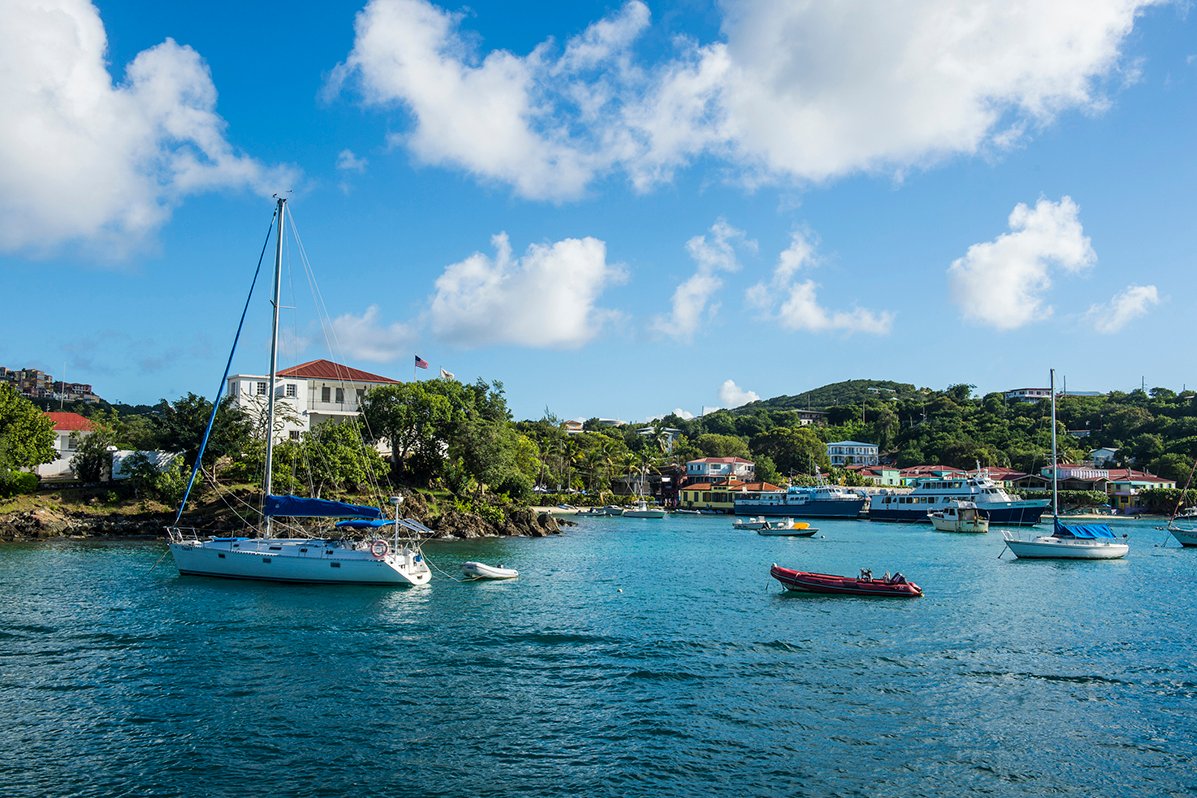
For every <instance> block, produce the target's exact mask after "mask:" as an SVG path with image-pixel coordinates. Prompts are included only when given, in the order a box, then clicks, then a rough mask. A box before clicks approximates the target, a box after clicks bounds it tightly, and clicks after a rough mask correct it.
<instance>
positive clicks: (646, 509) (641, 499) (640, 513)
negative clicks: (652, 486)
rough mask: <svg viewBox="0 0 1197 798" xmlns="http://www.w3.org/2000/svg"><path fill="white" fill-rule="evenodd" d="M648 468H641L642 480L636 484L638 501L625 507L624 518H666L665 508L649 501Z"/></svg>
mask: <svg viewBox="0 0 1197 798" xmlns="http://www.w3.org/2000/svg"><path fill="white" fill-rule="evenodd" d="M647 476H648V471H647V469H641V470H640V480H639V482H638V483H637V484H636V501H635V502H633V503H632V505H631V506H630V507H627V508H625V509H624V511H623V513H622V515H623V517H624V518H664V517H665V510H664V508H661V507H653V506H650V505H649V503H648V498H647V497H648V490H647V487H646V485H645V482H646V481H647Z"/></svg>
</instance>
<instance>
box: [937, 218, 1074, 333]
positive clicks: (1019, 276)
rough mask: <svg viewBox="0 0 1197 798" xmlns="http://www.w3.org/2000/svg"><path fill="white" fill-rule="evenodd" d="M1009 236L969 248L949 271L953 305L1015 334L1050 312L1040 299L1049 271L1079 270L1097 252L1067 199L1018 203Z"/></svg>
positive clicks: (977, 320)
mask: <svg viewBox="0 0 1197 798" xmlns="http://www.w3.org/2000/svg"><path fill="white" fill-rule="evenodd" d="M1009 226H1010V232H1009V233H1003V234H1002V235H1000V236H998V237H997V238H996V239H994V240H993V241H987V242H984V243H981V244H973V245H972V246H970V247H969V248H968V251H967V252H966V253H965V255H964V257H962V258H958V259H957V260H955V261H953V262H952V265H951V266H949V267H948V283H949V287H950V290H951V296H952V301H953V302H955V303H956V305H957V306H958V307H959V308H960V313H961V316H962V317H963V318H964V319H966V320H968V321H971V322H974V323H978V324H984V325H988V326H990V327H995V328H997V329H999V330H1013V329H1017V328H1019V327H1023V326H1025V325H1027V324H1029V323H1031V322H1032V321H1036V320H1042V319H1046V318H1048V317H1049V316H1051V314H1052V308H1051V306H1050V305H1046V304H1045V302H1044V300H1045V296H1046V294H1047V291H1048V289H1050V288H1051V285H1052V280H1051V272H1052V269H1053V268H1059V269H1062V270H1064V271H1065V272H1072V273H1076V272H1081V271H1084V270H1085V269H1088V268H1089V267H1091V266H1092V265H1093V264H1094V263H1096V262H1097V254H1096V253H1095V252H1094V251H1093V247H1092V246H1091V244H1090V243H1089V238H1088V236H1086V235H1085V231H1084V229H1083V228H1082V227H1081V221H1080V208H1078V207H1077V204H1076V203H1075V202H1073V201H1072V198H1071V197H1067V196H1065V197H1062V198H1061V199H1060V201H1059V202H1051V201H1050V200H1046V199H1041V200H1039V201H1038V202H1037V203H1036V204H1035V207H1034V208H1029V207H1027V205H1025V204H1024V203H1019V204H1018V205H1016V206H1015V208H1014V210H1013V211H1011V213H1010V218H1009Z"/></svg>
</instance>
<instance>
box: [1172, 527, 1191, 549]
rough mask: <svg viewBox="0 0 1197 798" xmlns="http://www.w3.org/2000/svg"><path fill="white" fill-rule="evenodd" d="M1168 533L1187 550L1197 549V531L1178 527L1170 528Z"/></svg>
mask: <svg viewBox="0 0 1197 798" xmlns="http://www.w3.org/2000/svg"><path fill="white" fill-rule="evenodd" d="M1168 531H1169V532H1171V533H1172V537H1174V538H1176V541H1177V542H1178V543H1180V545H1182V546H1184V547H1185V548H1197V529H1180V528H1178V527H1169V528H1168Z"/></svg>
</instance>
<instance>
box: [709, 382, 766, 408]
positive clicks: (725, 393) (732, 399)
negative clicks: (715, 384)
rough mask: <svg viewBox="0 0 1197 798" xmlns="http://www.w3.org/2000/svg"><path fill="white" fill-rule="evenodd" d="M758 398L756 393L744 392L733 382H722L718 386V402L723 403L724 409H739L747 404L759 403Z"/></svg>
mask: <svg viewBox="0 0 1197 798" xmlns="http://www.w3.org/2000/svg"><path fill="white" fill-rule="evenodd" d="M760 398H761V397H760V395H758V394H757V393H756V391H746V390H744V389H743V388H741V387H740V386H739V385H736V383H735V381H734V380H724V381H723V384H722V385H720V386H719V401H720V402H723V406H724V407H739V406H740V405H746V404H748V403H749V402H757V401H760Z"/></svg>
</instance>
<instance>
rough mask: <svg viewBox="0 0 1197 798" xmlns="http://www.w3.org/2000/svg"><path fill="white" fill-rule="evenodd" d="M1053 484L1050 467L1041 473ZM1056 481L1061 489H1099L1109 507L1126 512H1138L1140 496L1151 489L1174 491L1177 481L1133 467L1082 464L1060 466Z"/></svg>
mask: <svg viewBox="0 0 1197 798" xmlns="http://www.w3.org/2000/svg"><path fill="white" fill-rule="evenodd" d="M1040 473H1041V474H1042V475H1043V477H1045V481H1046V482H1048V484H1049V485H1050V480H1051V477H1052V469H1051V466H1046V467H1044V468H1043V470H1042V471H1041V472H1040ZM1056 479H1057V481H1058V485H1059V488H1060V490H1097V491H1101V492H1103V493H1105V494H1106V496H1108V497H1109V503H1110V506H1111V507H1113V508H1114V509H1115V510H1117V511H1120V512H1124V513H1133V512H1137V511H1138V509H1139V501H1138V498H1137V497H1138V495H1139V493H1140V492H1141V491H1144V490H1151V489H1152V488H1175V487H1176V481H1175V480H1171V479H1165V478H1164V477H1158V476H1156V475H1155V474H1148V473H1147V472H1146V471H1136V470H1135V469H1133V468H1094V467H1093V466H1090V465H1085V464H1082V463H1061V464H1060V465H1059V466H1058V467H1057V471H1056Z"/></svg>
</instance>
